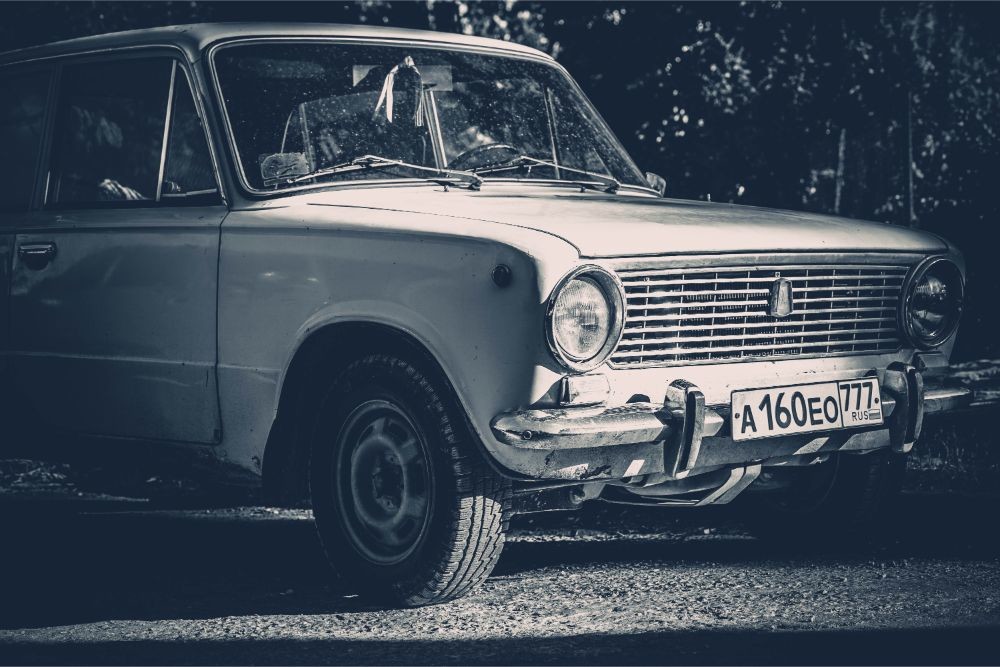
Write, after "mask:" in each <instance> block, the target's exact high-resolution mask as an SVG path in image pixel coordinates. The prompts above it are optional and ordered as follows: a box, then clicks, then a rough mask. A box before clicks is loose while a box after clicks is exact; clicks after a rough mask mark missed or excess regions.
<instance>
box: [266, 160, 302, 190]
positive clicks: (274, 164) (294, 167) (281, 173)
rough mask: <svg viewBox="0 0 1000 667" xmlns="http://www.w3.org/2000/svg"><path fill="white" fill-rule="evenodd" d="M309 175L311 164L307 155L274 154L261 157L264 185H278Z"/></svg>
mask: <svg viewBox="0 0 1000 667" xmlns="http://www.w3.org/2000/svg"><path fill="white" fill-rule="evenodd" d="M308 173H309V162H308V161H307V160H306V156H305V153H272V154H271V155H264V156H261V159H260V175H261V178H262V179H263V180H264V185H266V186H272V185H277V184H278V183H280V182H281V181H283V180H284V179H286V178H294V177H295V176H303V175H305V174H308Z"/></svg>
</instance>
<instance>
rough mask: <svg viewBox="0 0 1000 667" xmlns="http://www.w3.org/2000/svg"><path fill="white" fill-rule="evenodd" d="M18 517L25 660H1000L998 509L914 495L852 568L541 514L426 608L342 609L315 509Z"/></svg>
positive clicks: (709, 533)
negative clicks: (475, 575)
mask: <svg viewBox="0 0 1000 667" xmlns="http://www.w3.org/2000/svg"><path fill="white" fill-rule="evenodd" d="M0 507H2V509H0V512H2V514H0V516H2V518H3V548H2V558H3V559H4V560H6V561H7V562H6V563H5V564H4V565H3V567H2V569H0V572H2V573H3V576H4V579H5V581H4V584H3V595H2V607H0V614H2V616H0V662H3V663H51V662H64V663H65V662H71V663H129V664H133V663H137V664H142V663H257V664H266V663H341V664H345V663H349V664H357V663H414V664H419V663H473V662H477V663H493V664H497V663H502V664H507V663H525V662H528V663H540V662H555V663H591V664H593V663H633V664H634V663H688V664H692V663H760V662H780V663H816V662H818V663H825V664H829V663H880V662H893V663H911V664H920V663H952V664H961V663H993V664H996V663H998V662H1000V643H998V641H997V639H996V637H997V636H998V633H1000V549H998V544H997V538H996V536H995V532H996V529H997V525H998V522H997V520H996V517H997V516H998V513H997V512H998V510H1000V502H998V501H997V500H995V499H994V500H974V499H970V498H961V497H958V496H936V495H911V496H909V497H908V498H907V507H908V508H909V511H908V512H907V513H906V514H905V515H902V516H900V517H899V520H898V524H897V532H896V534H897V537H896V538H895V539H894V541H893V543H892V544H891V545H890V546H888V547H882V548H880V549H878V550H875V551H864V550H862V551H843V552H841V553H823V552H816V551H812V550H808V549H801V548H789V547H788V546H787V545H786V546H778V545H775V544H771V543H767V542H763V541H760V540H757V539H754V538H750V537H748V536H747V535H746V534H745V533H744V532H742V530H741V528H740V526H739V523H738V519H737V518H734V517H733V515H732V512H728V513H727V512H726V511H725V510H721V511H716V510H711V511H707V512H703V513H699V514H692V513H690V512H688V513H679V512H675V513H664V511H662V510H661V511H650V510H645V509H643V510H636V509H633V508H627V507H615V506H603V507H598V508H595V509H592V510H589V511H585V512H584V513H582V514H580V515H565V514H563V515H547V516H545V517H543V518H538V519H534V520H531V519H530V518H529V517H521V518H518V519H517V520H516V522H515V528H516V530H515V532H514V534H513V536H512V538H511V540H510V542H509V543H508V546H507V549H506V551H505V552H504V557H503V560H502V562H501V564H500V566H499V568H498V569H497V571H496V573H495V574H494V576H493V577H492V578H491V579H490V580H489V581H488V582H487V583H486V585H485V586H484V587H483V588H482V589H481V590H479V591H478V592H476V593H475V594H474V595H472V596H470V597H468V598H466V599H463V600H460V601H458V602H455V603H451V604H447V605H442V606H438V607H433V608H425V609H417V610H393V609H373V608H368V607H365V606H364V605H363V604H361V603H360V602H359V601H358V600H356V599H351V598H347V599H345V598H340V597H337V596H336V595H334V594H333V593H332V592H331V591H330V590H329V588H328V587H327V586H326V585H325V583H324V577H325V576H326V570H325V565H324V563H323V562H322V561H321V560H320V556H319V551H318V548H317V544H316V539H315V536H314V534H313V528H312V522H311V519H310V517H309V515H308V513H305V512H278V511H267V510H213V511H188V512H162V511H161V512H145V511H143V510H142V509H141V506H139V507H137V506H136V505H135V504H128V503H126V504H119V503H116V502H105V501H98V502H91V503H88V502H83V501H81V502H73V501H69V502H67V501H66V500H65V499H62V500H60V501H59V502H54V503H46V502H42V501H39V500H37V499H32V500H29V501H15V502H12V501H11V500H10V499H8V500H7V501H6V502H4V503H3V504H2V505H0ZM712 526H715V528H712Z"/></svg>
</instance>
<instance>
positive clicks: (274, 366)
mask: <svg viewBox="0 0 1000 667" xmlns="http://www.w3.org/2000/svg"><path fill="white" fill-rule="evenodd" d="M289 213H290V211H288V210H272V211H254V212H234V213H233V214H232V215H230V217H229V218H228V219H227V221H226V223H225V225H224V229H223V240H222V244H221V256H220V269H219V272H220V279H219V285H220V288H219V289H220V294H219V382H220V394H221V401H220V402H221V404H222V406H223V429H224V437H223V453H224V456H225V457H226V458H228V459H232V460H233V462H235V463H237V464H241V465H244V466H248V467H254V468H256V467H258V466H259V462H260V460H261V459H262V452H263V446H264V443H265V442H266V437H267V433H268V431H269V429H270V426H271V423H272V422H273V420H274V416H275V414H276V410H277V406H278V400H279V397H280V395H281V387H282V385H283V383H284V379H285V375H286V373H287V369H288V368H289V367H290V364H291V360H292V359H293V358H294V357H295V354H296V352H297V351H298V349H299V347H300V346H301V345H302V344H303V342H304V341H306V340H307V339H308V338H309V336H310V335H311V334H312V333H314V332H315V331H317V330H319V329H321V328H323V327H326V326H329V325H332V324H339V323H345V322H368V323H377V324H380V325H383V326H386V327H391V328H393V329H396V330H399V331H401V332H403V333H405V334H407V335H408V336H410V337H412V338H413V339H414V340H416V341H418V342H419V343H420V344H421V345H423V346H424V347H425V348H426V350H427V351H428V353H429V354H431V355H432V356H433V357H434V358H435V359H436V360H437V362H438V364H439V365H440V367H441V369H442V370H443V371H444V373H445V375H446V376H447V377H448V379H449V381H450V382H451V384H452V386H453V387H454V389H455V393H456V394H457V396H458V398H459V401H460V402H461V404H462V407H463V408H464V409H465V411H466V414H467V415H468V417H469V421H470V423H471V425H472V427H473V429H474V430H475V432H476V434H477V435H478V436H479V438H480V440H481V441H482V442H483V444H484V446H485V448H486V450H487V451H488V452H489V453H490V454H491V455H492V456H493V458H494V459H495V460H496V462H497V463H498V464H499V465H500V466H501V467H503V468H507V469H510V470H512V471H514V472H517V471H519V470H524V469H525V464H524V461H523V458H524V457H523V454H519V453H517V452H512V451H511V448H509V447H506V446H504V445H502V444H500V443H499V442H498V441H497V440H496V439H495V437H494V435H493V433H492V431H491V429H490V420H491V419H492V418H493V417H494V416H495V415H496V414H498V413H499V412H502V411H504V410H509V409H514V408H518V407H525V406H527V405H530V404H532V403H535V402H537V401H538V400H540V399H542V398H543V397H545V396H546V395H547V394H551V393H552V392H553V391H554V388H555V387H556V386H557V384H558V381H559V378H560V377H561V375H562V373H561V372H560V370H559V367H558V366H557V365H556V362H555V361H554V360H553V359H552V358H551V355H550V353H549V351H548V348H547V346H546V343H545V336H544V329H543V322H544V310H545V302H546V300H547V298H548V294H549V291H550V290H551V288H552V286H553V285H554V284H555V283H556V282H557V281H558V279H559V278H560V277H561V276H562V275H563V273H565V271H566V270H568V269H569V267H571V266H572V265H574V264H575V263H576V262H577V261H578V255H577V253H576V251H575V249H573V248H572V247H571V246H569V245H568V244H566V243H565V242H563V241H561V240H559V239H555V238H554V237H551V236H548V235H544V234H540V233H537V232H533V231H528V230H523V229H513V228H509V227H502V226H498V225H492V224H490V223H474V222H468V221H463V222H462V223H461V226H458V225H456V224H455V222H454V221H446V223H445V224H442V223H441V221H440V219H439V217H438V216H428V215H424V214H412V213H406V214H403V213H398V212H386V211H382V212H380V214H381V215H380V221H381V224H374V220H373V219H372V217H373V215H374V212H372V211H368V210H356V211H351V212H350V213H351V216H352V220H349V221H338V222H337V223H336V224H332V223H330V221H329V220H325V221H317V220H303V219H302V218H298V217H295V216H292V215H289ZM324 213H326V212H325V211H324ZM327 215H328V213H327ZM386 216H394V217H395V218H399V217H402V216H405V217H406V219H407V220H408V221H409V223H411V224H419V223H423V226H422V228H421V229H410V230H403V229H400V227H399V226H393V225H390V224H386V223H385V217H386ZM359 218H360V219H359ZM458 229H461V230H462V231H461V233H458V231H457V230H458ZM498 264H505V265H507V266H508V267H510V269H511V272H512V276H513V279H512V281H511V283H510V285H509V286H506V287H500V286H498V285H497V284H495V283H494V281H493V279H492V277H491V274H492V271H493V269H494V268H495V267H496V266H497V265H498ZM532 468H533V467H532V466H529V467H528V469H532Z"/></svg>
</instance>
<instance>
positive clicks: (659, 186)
mask: <svg viewBox="0 0 1000 667" xmlns="http://www.w3.org/2000/svg"><path fill="white" fill-rule="evenodd" d="M646 183H647V184H648V185H649V187H651V188H653V189H654V190H656V191H657V192H658V193H660V196H661V197H662V196H663V195H664V194H666V192H667V180H666V179H665V178H663V177H662V176H660V175H659V174H654V173H653V172H651V171H647V172H646Z"/></svg>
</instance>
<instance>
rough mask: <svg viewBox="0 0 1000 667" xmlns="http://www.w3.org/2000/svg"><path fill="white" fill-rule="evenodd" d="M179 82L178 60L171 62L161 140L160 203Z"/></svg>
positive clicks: (157, 190) (158, 199)
mask: <svg viewBox="0 0 1000 667" xmlns="http://www.w3.org/2000/svg"><path fill="white" fill-rule="evenodd" d="M176 80H177V60H171V61H170V83H169V84H168V85H169V86H170V87H169V88H167V111H166V114H165V115H164V116H163V136H162V137H161V138H160V141H161V143H160V168H159V169H158V170H157V172H156V199H155V200H154V201H160V197H161V196H162V195H163V176H164V174H163V170H164V169H165V168H166V166H167V145H168V142H169V141H170V125H171V124H173V122H174V118H173V113H174V84H175V82H176Z"/></svg>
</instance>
